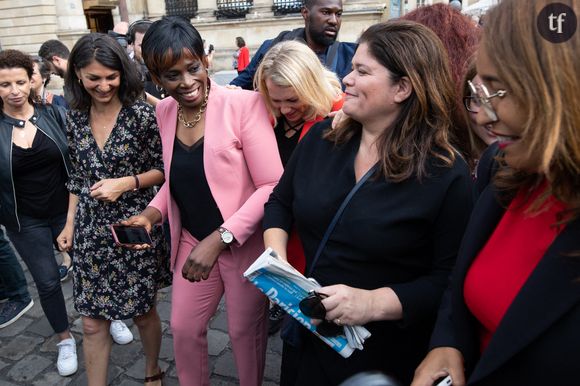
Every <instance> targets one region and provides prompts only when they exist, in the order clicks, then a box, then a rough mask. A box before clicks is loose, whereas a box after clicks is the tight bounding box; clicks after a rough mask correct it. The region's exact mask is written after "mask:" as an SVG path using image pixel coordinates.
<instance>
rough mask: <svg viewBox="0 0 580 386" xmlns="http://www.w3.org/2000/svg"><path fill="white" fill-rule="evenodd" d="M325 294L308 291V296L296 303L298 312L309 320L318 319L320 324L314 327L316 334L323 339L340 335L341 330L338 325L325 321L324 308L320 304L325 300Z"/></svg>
mask: <svg viewBox="0 0 580 386" xmlns="http://www.w3.org/2000/svg"><path fill="white" fill-rule="evenodd" d="M326 297H327V296H326V295H325V294H322V293H319V292H316V291H310V292H309V293H308V296H306V297H305V298H304V299H302V300H301V301H300V303H298V307H300V311H302V313H303V314H304V315H306V316H308V317H309V318H313V319H320V320H322V322H321V323H320V324H319V325H318V326H316V332H318V333H319V334H320V335H322V336H325V337H332V336H337V335H340V334H342V332H343V328H342V326H339V325H338V324H335V323H332V322H329V321H328V320H326V319H325V317H326V308H325V307H324V304H322V299H324V298H326Z"/></svg>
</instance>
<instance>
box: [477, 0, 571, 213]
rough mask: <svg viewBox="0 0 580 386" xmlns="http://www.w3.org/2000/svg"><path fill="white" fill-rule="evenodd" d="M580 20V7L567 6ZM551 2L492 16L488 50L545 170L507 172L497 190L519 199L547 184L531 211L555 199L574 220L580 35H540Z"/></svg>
mask: <svg viewBox="0 0 580 386" xmlns="http://www.w3.org/2000/svg"><path fill="white" fill-rule="evenodd" d="M561 2H562V3H564V4H566V5H568V6H569V7H570V8H572V9H573V10H574V12H576V14H577V15H580V4H579V3H578V2H577V1H572V0H561ZM550 3H552V1H549V0H526V1H522V0H503V1H502V2H501V3H500V4H499V5H498V6H496V7H495V8H493V9H492V10H491V11H490V12H489V17H486V24H485V28H484V34H483V44H484V46H485V49H486V51H487V52H488V54H489V56H490V60H491V61H492V63H493V64H494V65H495V67H496V69H497V72H498V75H499V76H500V78H501V79H502V81H503V82H504V83H505V84H506V86H507V91H508V93H509V95H511V96H512V98H513V99H514V101H515V102H516V103H517V105H518V107H519V109H520V110H521V111H522V112H523V113H524V116H525V117H526V118H527V119H526V122H525V124H524V128H523V132H522V135H521V136H522V138H525V140H526V143H527V145H528V146H527V147H526V153H525V154H524V157H525V158H527V160H529V161H533V160H536V161H538V162H537V164H538V165H539V169H538V170H537V171H536V172H526V171H519V170H514V169H511V168H509V167H508V168H504V169H503V170H502V171H501V172H500V173H498V175H497V176H496V180H495V182H496V185H497V186H498V187H499V188H500V189H502V190H503V191H504V192H507V193H509V194H508V195H507V197H513V195H514V194H515V193H516V192H517V191H518V190H519V189H520V188H521V187H522V186H524V187H528V188H533V187H534V186H536V185H537V184H538V183H539V182H540V181H541V180H543V179H544V178H545V179H546V180H547V181H548V189H547V191H546V193H545V194H544V195H542V196H541V197H540V198H539V199H538V200H536V202H534V203H532V206H531V209H532V211H535V210H537V209H539V208H540V207H541V204H542V203H543V202H544V201H545V199H546V198H547V197H548V196H549V195H550V194H554V196H555V197H556V198H558V199H559V200H561V201H563V202H564V203H565V204H567V206H568V210H569V212H570V213H571V214H572V216H567V219H568V220H571V219H573V218H576V217H578V215H579V214H580V92H579V90H580V79H579V78H578V74H580V57H579V54H578V53H579V52H580V34H579V32H578V31H577V32H576V33H575V34H574V35H573V36H572V37H571V38H570V39H569V40H568V41H566V42H563V43H552V42H550V41H548V40H546V39H544V38H543V37H542V36H541V35H540V33H539V32H538V29H537V22H538V21H537V17H538V14H539V13H540V12H541V11H542V9H543V8H544V7H545V6H546V5H548V4H550Z"/></svg>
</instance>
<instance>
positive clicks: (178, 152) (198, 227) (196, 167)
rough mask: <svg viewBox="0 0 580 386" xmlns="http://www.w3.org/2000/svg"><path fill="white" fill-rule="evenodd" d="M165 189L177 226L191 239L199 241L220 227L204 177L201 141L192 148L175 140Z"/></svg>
mask: <svg viewBox="0 0 580 386" xmlns="http://www.w3.org/2000/svg"><path fill="white" fill-rule="evenodd" d="M169 188H170V190H171V195H172V196H173V198H174V199H175V202H176V203H177V207H178V208H179V214H180V216H181V225H182V226H183V227H184V228H185V229H187V231H188V232H189V233H191V235H192V236H193V237H195V238H196V239H198V240H203V239H204V238H206V237H207V236H208V235H209V234H210V233H212V232H213V231H215V230H216V229H217V228H219V227H220V226H221V225H222V224H223V222H224V219H223V217H222V214H221V212H220V211H219V208H218V206H217V204H216V202H215V200H214V198H213V195H212V194H211V190H210V189H209V185H208V183H207V178H206V177H205V171H204V168H203V138H201V139H200V140H199V141H197V142H196V143H194V144H193V145H192V146H187V145H185V144H183V143H182V142H181V141H180V140H179V139H177V138H175V143H174V145H173V159H172V161H171V172H170V177H169Z"/></svg>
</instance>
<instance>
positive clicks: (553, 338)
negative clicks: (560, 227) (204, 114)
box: [431, 185, 580, 386]
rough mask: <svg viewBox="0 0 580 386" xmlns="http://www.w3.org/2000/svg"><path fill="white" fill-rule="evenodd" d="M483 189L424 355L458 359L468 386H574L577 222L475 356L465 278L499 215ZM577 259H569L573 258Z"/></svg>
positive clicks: (579, 260)
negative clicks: (451, 353)
mask: <svg viewBox="0 0 580 386" xmlns="http://www.w3.org/2000/svg"><path fill="white" fill-rule="evenodd" d="M495 197H496V192H495V191H494V189H493V186H492V185H490V186H488V187H487V188H486V189H485V190H484V191H483V193H482V195H481V197H480V199H479V201H478V202H477V204H476V206H475V208H474V211H473V213H472V217H471V219H470V222H469V224H468V226H467V229H466V232H465V235H464V238H463V241H462V245H461V247H460V250H459V254H458V257H457V265H456V267H455V270H454V271H453V275H452V279H451V285H450V288H449V289H448V291H447V293H446V294H445V296H444V300H443V303H442V305H441V308H440V310H439V316H438V320H437V324H436V327H435V329H434V332H433V335H432V339H431V348H435V347H441V346H450V347H455V348H457V349H459V350H460V351H461V352H462V353H463V356H464V358H465V367H466V377H467V384H468V385H474V386H475V385H477V386H480V385H481V386H483V385H489V386H502V385H510V386H513V385H526V386H534V385H537V386H547V385H554V386H567V385H570V386H572V385H574V386H577V385H580V371H579V369H580V253H578V251H580V220H578V219H577V220H575V221H573V222H571V223H569V224H568V225H567V226H566V228H565V229H564V231H563V232H562V233H561V234H560V235H559V236H558V237H557V238H556V239H555V241H554V242H553V243H552V245H551V246H550V248H549V249H548V250H547V251H546V253H545V255H544V256H543V257H542V259H541V261H540V262H539V264H538V266H537V267H536V268H535V269H534V271H533V272H532V273H531V275H530V277H529V278H528V280H527V281H526V283H525V284H524V286H523V287H522V289H521V290H520V292H519V293H518V295H517V296H516V298H515V299H514V301H513V303H512V304H511V306H510V307H509V308H508V310H507V312H506V314H505V316H504V318H503V320H502V321H501V323H500V325H499V326H498V329H497V330H496V332H495V334H494V335H493V337H492V339H491V341H490V343H489V346H488V347H487V348H486V350H485V351H484V352H483V353H482V354H480V352H479V339H478V334H477V322H476V321H475V319H474V317H473V316H472V314H471V313H470V312H469V310H468V309H467V307H466V305H465V302H464V297H463V285H464V279H465V275H466V273H467V271H468V269H469V267H470V265H471V262H472V261H473V259H474V258H475V257H476V256H477V254H478V253H479V251H480V250H481V248H482V247H483V246H484V245H485V243H486V242H487V240H488V239H489V237H490V236H491V234H492V232H493V230H494V229H495V227H496V225H497V224H498V222H499V220H500V219H501V218H502V216H503V214H504V212H505V209H504V208H502V207H501V206H500V205H499V203H498V202H497V200H496V198H495ZM574 251H575V252H577V253H576V254H575V256H573V255H572V252H574Z"/></svg>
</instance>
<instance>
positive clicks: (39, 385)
mask: <svg viewBox="0 0 580 386" xmlns="http://www.w3.org/2000/svg"><path fill="white" fill-rule="evenodd" d="M57 259H59V257H57ZM59 261H60V260H59ZM22 267H23V268H24V269H25V273H26V278H27V280H28V289H29V291H30V294H31V295H32V297H33V299H34V306H33V307H32V308H31V309H30V310H29V311H28V312H27V313H26V314H25V315H24V316H22V317H21V318H20V319H19V320H18V321H17V322H15V323H13V324H12V325H10V326H8V327H6V328H3V329H0V386H15V385H19V386H20V385H22V386H24V385H26V386H29V385H31V386H53V385H54V386H67V385H68V386H84V385H86V384H87V378H86V372H85V367H84V363H83V353H82V346H81V343H82V338H83V337H82V326H81V319H80V317H79V314H78V313H77V312H76V311H75V310H74V308H73V305H72V281H71V279H70V278H69V279H67V280H66V281H64V282H63V283H62V284H63V292H64V296H65V300H66V303H67V310H68V314H69V319H70V322H71V326H72V328H71V329H72V331H73V334H74V336H75V339H76V340H77V353H78V356H79V370H78V371H77V373H76V374H74V375H72V376H70V377H66V378H65V377H61V376H59V375H58V372H57V370H56V357H57V348H56V343H57V339H56V337H55V336H54V335H53V331H52V329H51V327H50V325H49V324H48V321H47V319H46V317H45V316H44V313H43V311H42V308H41V307H40V301H39V300H38V293H37V291H36V287H35V286H34V282H33V281H32V278H31V277H30V274H29V273H28V270H27V269H26V266H25V265H24V264H23V263H22ZM158 298H159V299H158V306H157V307H158V310H159V314H160V316H161V322H162V329H163V341H162V345H161V354H160V361H161V367H162V368H163V369H165V371H166V378H165V380H164V384H165V385H168V386H175V385H179V382H178V380H177V375H176V372H175V360H174V357H173V337H172V335H171V331H170V329H169V314H170V309H171V304H170V298H171V288H166V289H164V290H162V291H161V292H160V293H159V296H158ZM126 322H127V325H128V326H129V327H130V328H131V331H132V332H133V335H134V336H135V340H134V341H133V342H131V343H129V344H127V345H124V346H120V345H116V344H113V349H112V352H111V360H110V363H109V385H114V386H117V385H118V386H140V385H143V382H142V378H143V374H144V366H145V364H144V356H143V350H142V348H141V343H140V341H139V333H138V330H137V327H136V326H134V325H133V322H132V321H130V320H128V321H126ZM208 341H209V355H210V358H209V366H210V371H211V384H212V385H215V386H230V385H237V384H239V382H238V380H237V373H236V367H235V364H234V359H233V354H232V350H231V345H230V342H229V338H228V335H227V322H226V312H225V309H224V304H223V301H222V303H220V306H219V309H218V312H217V313H216V316H215V317H214V319H213V320H212V321H211V323H210V329H209V332H208ZM281 354H282V342H281V340H280V337H279V335H278V334H276V335H274V336H271V337H270V339H269V342H268V351H267V354H266V370H265V379H264V385H265V386H275V385H278V380H279V378H280V360H281Z"/></svg>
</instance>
